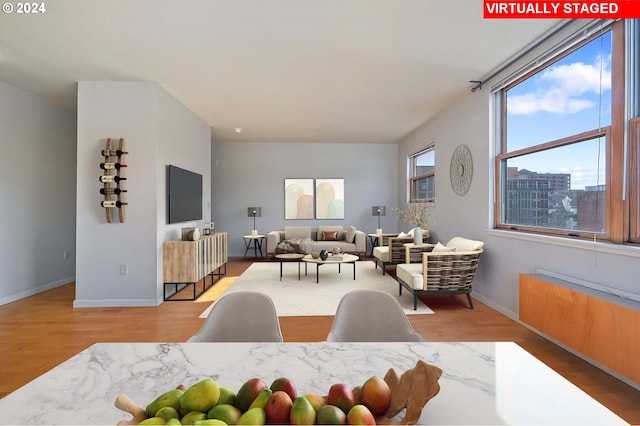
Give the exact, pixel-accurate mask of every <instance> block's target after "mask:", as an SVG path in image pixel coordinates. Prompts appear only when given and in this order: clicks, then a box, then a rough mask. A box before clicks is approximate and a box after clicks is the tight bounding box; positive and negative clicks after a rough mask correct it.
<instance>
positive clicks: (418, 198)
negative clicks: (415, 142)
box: [409, 144, 436, 203]
mask: <svg viewBox="0 0 640 426" xmlns="http://www.w3.org/2000/svg"><path fill="white" fill-rule="evenodd" d="M409 170H410V172H411V176H410V178H409V188H410V191H409V192H410V194H411V195H410V200H409V202H411V203H426V202H434V201H435V198H436V194H435V192H436V191H435V170H436V149H435V145H433V144H432V145H429V146H428V147H426V148H424V149H422V150H420V151H418V152H416V153H414V154H411V155H410V156H409Z"/></svg>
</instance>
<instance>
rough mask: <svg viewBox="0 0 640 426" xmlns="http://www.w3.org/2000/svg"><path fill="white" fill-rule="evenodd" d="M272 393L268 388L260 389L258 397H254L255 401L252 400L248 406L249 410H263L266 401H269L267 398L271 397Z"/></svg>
mask: <svg viewBox="0 0 640 426" xmlns="http://www.w3.org/2000/svg"><path fill="white" fill-rule="evenodd" d="M272 393H273V392H272V391H271V389H269V388H264V389H262V390H261V391H260V393H259V394H258V396H256V399H254V400H253V402H252V403H251V405H250V406H249V410H251V409H252V408H256V407H258V408H264V406H265V405H267V401H268V400H269V397H270V396H271V394H272Z"/></svg>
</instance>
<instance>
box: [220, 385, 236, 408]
mask: <svg viewBox="0 0 640 426" xmlns="http://www.w3.org/2000/svg"><path fill="white" fill-rule="evenodd" d="M220 404H229V405H236V393H235V392H234V391H233V389H230V388H225V387H220V398H218V405H220Z"/></svg>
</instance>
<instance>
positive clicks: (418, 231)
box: [413, 226, 423, 245]
mask: <svg viewBox="0 0 640 426" xmlns="http://www.w3.org/2000/svg"><path fill="white" fill-rule="evenodd" d="M422 232H423V231H422V228H420V227H419V226H416V227H415V228H413V244H415V245H420V244H422Z"/></svg>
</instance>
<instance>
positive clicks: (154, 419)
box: [138, 417, 167, 425]
mask: <svg viewBox="0 0 640 426" xmlns="http://www.w3.org/2000/svg"><path fill="white" fill-rule="evenodd" d="M138 424H139V425H165V424H167V422H166V421H165V419H162V418H160V417H149V418H148V419H144V420H143V421H141V422H140V423H138Z"/></svg>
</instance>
